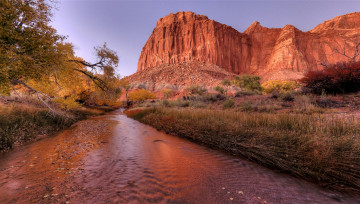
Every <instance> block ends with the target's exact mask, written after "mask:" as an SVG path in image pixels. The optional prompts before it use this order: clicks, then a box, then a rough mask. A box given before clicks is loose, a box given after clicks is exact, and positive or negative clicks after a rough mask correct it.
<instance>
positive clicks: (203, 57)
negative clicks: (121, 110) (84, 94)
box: [137, 12, 360, 85]
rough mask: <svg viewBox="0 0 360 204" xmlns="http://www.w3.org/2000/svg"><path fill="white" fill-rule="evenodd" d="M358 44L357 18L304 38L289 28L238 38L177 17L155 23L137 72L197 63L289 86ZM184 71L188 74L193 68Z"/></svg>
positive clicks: (228, 30)
mask: <svg viewBox="0 0 360 204" xmlns="http://www.w3.org/2000/svg"><path fill="white" fill-rule="evenodd" d="M357 43H360V12H356V13H350V14H346V15H343V16H338V17H335V18H334V19H331V20H328V21H325V22H324V23H322V24H319V25H318V26H316V27H315V28H314V29H312V30H310V31H307V32H303V31H301V30H299V29H297V28H295V27H294V26H292V25H286V26H284V27H283V28H266V27H263V26H261V25H260V23H259V22H254V23H253V24H251V25H250V26H249V28H248V29H247V30H246V31H244V32H243V33H241V32H239V31H237V30H235V29H233V28H232V27H230V26H227V25H224V24H221V23H219V22H216V21H214V20H210V19H208V18H207V17H206V16H203V15H197V14H195V13H193V12H178V13H176V14H170V15H168V16H166V17H164V18H161V19H160V20H159V21H158V22H157V24H156V27H155V29H154V30H153V33H152V34H151V36H150V38H149V39H148V41H147V42H146V44H145V46H144V47H143V49H142V52H141V55H140V58H139V62H138V68H137V72H144V71H146V70H147V69H149V70H150V69H153V68H154V67H158V68H160V67H161V66H164V65H171V66H172V67H173V69H174V71H175V72H176V67H179V68H184V67H182V66H177V65H180V64H181V63H190V64H191V63H192V62H200V63H206V64H213V65H216V66H218V67H220V68H222V69H224V70H226V71H227V72H229V73H233V74H253V75H259V76H261V77H262V79H263V80H273V79H280V80H285V79H288V80H289V79H290V80H291V79H298V78H301V77H302V76H303V74H304V73H306V72H307V71H309V70H316V69H322V66H321V65H320V62H326V63H328V64H331V63H336V62H340V61H347V60H348V59H347V58H346V57H345V56H343V55H340V54H338V53H335V50H336V49H337V50H341V51H343V49H344V47H345V50H346V54H348V55H353V52H354V47H355V45H356V44H357ZM187 69H189V70H188V71H189V73H191V69H192V67H191V66H190V67H187ZM154 77H155V78H156V76H154ZM139 80H140V79H139ZM173 80H175V79H173V78H172V81H173ZM195 81H196V80H195ZM164 82H165V81H164ZM186 85H191V84H186Z"/></svg>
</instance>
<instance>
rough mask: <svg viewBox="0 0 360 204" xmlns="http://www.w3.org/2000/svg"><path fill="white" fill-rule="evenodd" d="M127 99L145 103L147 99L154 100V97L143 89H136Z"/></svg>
mask: <svg viewBox="0 0 360 204" xmlns="http://www.w3.org/2000/svg"><path fill="white" fill-rule="evenodd" d="M129 99H130V100H131V101H140V102H142V101H145V100H148V99H156V95H155V94H154V93H152V92H150V91H148V90H145V89H138V90H135V91H133V92H131V93H130V94H129Z"/></svg>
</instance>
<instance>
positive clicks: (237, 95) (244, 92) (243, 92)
mask: <svg viewBox="0 0 360 204" xmlns="http://www.w3.org/2000/svg"><path fill="white" fill-rule="evenodd" d="M258 94H259V92H257V91H237V92H236V93H235V97H243V96H252V95H258Z"/></svg>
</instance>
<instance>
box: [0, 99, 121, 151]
mask: <svg viewBox="0 0 360 204" xmlns="http://www.w3.org/2000/svg"><path fill="white" fill-rule="evenodd" d="M114 109H115V108H113V107H105V106H104V107H97V106H93V107H79V108H76V109H72V110H69V111H60V110H59V111H58V113H57V114H54V113H52V112H51V111H50V110H49V109H48V108H45V107H41V106H39V105H38V104H36V103H33V102H30V103H24V102H23V101H22V102H18V101H11V102H8V103H1V101H0V151H4V150H8V149H11V148H13V147H14V146H20V145H23V144H25V143H27V142H30V141H36V140H39V139H41V138H44V137H47V136H49V135H51V134H54V133H55V132H58V131H60V130H63V129H65V128H67V127H70V126H71V125H72V124H74V123H75V122H77V121H80V120H84V119H86V118H87V117H89V116H94V115H101V114H103V113H105V112H108V111H111V110H114Z"/></svg>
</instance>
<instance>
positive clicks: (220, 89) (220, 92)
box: [215, 86, 225, 94]
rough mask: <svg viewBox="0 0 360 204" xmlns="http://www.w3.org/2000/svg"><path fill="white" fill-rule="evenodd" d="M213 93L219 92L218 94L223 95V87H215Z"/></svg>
mask: <svg viewBox="0 0 360 204" xmlns="http://www.w3.org/2000/svg"><path fill="white" fill-rule="evenodd" d="M215 91H217V92H219V94H224V93H225V89H224V88H223V87H221V86H216V87H215Z"/></svg>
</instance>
